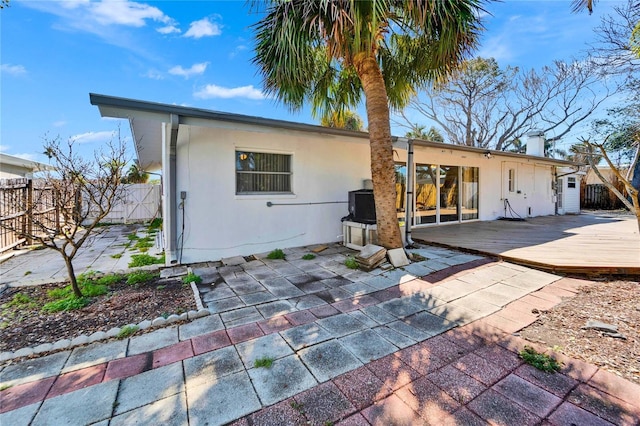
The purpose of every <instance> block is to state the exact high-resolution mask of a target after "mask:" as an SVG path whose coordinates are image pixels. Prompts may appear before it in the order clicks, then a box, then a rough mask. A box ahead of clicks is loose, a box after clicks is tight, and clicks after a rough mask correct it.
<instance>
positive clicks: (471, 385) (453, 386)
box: [426, 365, 487, 404]
mask: <svg viewBox="0 0 640 426" xmlns="http://www.w3.org/2000/svg"><path fill="white" fill-rule="evenodd" d="M426 377H427V378H428V379H429V380H431V381H432V382H433V383H435V384H436V385H437V386H438V387H439V388H440V389H442V390H444V391H445V392H446V393H447V394H448V395H449V396H451V397H452V398H453V399H455V400H456V401H458V402H459V403H461V404H466V403H467V402H469V401H471V400H472V399H473V398H475V397H476V396H478V395H480V394H481V393H482V392H484V391H485V390H487V386H486V385H483V384H482V383H480V382H479V381H477V380H476V379H474V378H473V377H471V376H469V375H467V374H465V373H463V372H462V371H460V370H458V369H457V368H455V367H454V366H452V365H447V366H446V367H443V368H441V369H440V370H438V371H436V372H434V373H431V374H428V375H427V376H426Z"/></svg>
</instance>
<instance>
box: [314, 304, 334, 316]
mask: <svg viewBox="0 0 640 426" xmlns="http://www.w3.org/2000/svg"><path fill="white" fill-rule="evenodd" d="M309 311H310V312H311V313H312V314H313V315H315V316H316V317H318V318H327V317H332V316H334V315H338V314H339V313H340V311H339V310H337V309H336V308H334V307H333V306H331V305H322V306H317V307H315V308H311V309H309Z"/></svg>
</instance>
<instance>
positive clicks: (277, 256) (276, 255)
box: [267, 249, 287, 259]
mask: <svg viewBox="0 0 640 426" xmlns="http://www.w3.org/2000/svg"><path fill="white" fill-rule="evenodd" d="M286 257H287V255H286V254H284V252H283V251H282V250H280V249H275V250H273V251H272V252H271V253H269V254H268V255H267V259H285V258H286Z"/></svg>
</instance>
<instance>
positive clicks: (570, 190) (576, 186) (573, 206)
mask: <svg viewBox="0 0 640 426" xmlns="http://www.w3.org/2000/svg"><path fill="white" fill-rule="evenodd" d="M584 175H585V172H583V171H579V170H576V169H575V168H570V167H559V168H558V169H557V177H556V209H557V213H558V214H580V181H581V179H582V177H583V176H584Z"/></svg>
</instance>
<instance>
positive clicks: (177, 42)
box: [0, 0, 615, 161]
mask: <svg viewBox="0 0 640 426" xmlns="http://www.w3.org/2000/svg"><path fill="white" fill-rule="evenodd" d="M613 4H615V3H613V2H611V1H604V0H601V1H600V2H598V3H597V7H596V11H595V12H594V14H593V15H591V16H589V15H588V14H586V13H582V14H578V15H576V14H572V13H571V12H570V1H569V0H563V1H540V0H538V1H515V0H505V1H504V2H502V3H491V4H489V6H488V11H489V12H490V14H491V16H488V17H486V21H485V25H486V28H487V29H486V31H485V33H484V35H483V37H482V46H481V47H480V49H479V51H478V55H480V56H484V57H491V56H492V57H495V58H496V59H498V61H499V63H500V65H502V66H506V65H512V66H520V67H524V68H531V67H539V66H543V65H548V64H551V62H552V61H553V60H554V59H569V58H570V57H574V56H580V55H581V54H582V52H584V51H585V50H586V49H587V47H588V43H590V42H593V41H594V32H593V28H594V27H596V26H597V25H598V24H599V22H600V16H601V15H603V14H607V13H610V12H611V7H612V5H613ZM258 19H259V15H256V14H251V13H250V11H249V10H248V8H247V6H246V4H245V1H244V0H242V1H204V0H203V1H138V2H134V1H125V0H116V1H108V0H105V1H93V0H91V1H89V0H64V1H53V0H49V1H33V0H29V1H20V0H11V6H10V7H9V8H7V9H4V10H2V11H0V37H1V56H0V59H1V74H0V91H1V94H0V102H1V103H0V107H1V110H0V128H1V130H0V137H1V139H0V151H2V152H4V153H7V154H11V155H18V156H21V157H25V158H29V159H33V160H36V161H44V160H45V157H44V156H43V155H41V152H42V142H43V138H44V137H55V136H58V135H59V136H60V137H61V138H63V139H67V138H70V137H71V138H75V139H76V142H77V143H78V144H79V145H78V146H79V149H80V151H81V152H82V153H91V152H92V151H93V150H94V149H95V148H96V147H98V146H99V144H100V143H103V142H104V141H106V140H108V139H109V138H110V137H111V135H112V133H113V131H114V130H116V129H117V128H118V124H119V123H120V125H121V130H122V134H123V136H125V137H128V138H129V139H130V133H129V128H128V124H127V123H126V122H125V121H124V120H109V119H102V118H100V115H99V113H98V110H97V108H96V107H94V106H92V105H90V104H89V93H90V92H94V93H100V94H105V95H112V96H121V97H127V98H133V99H140V100H145V101H154V102H163V103H170V104H177V105H184V106H193V107H198V108H206V109H212V110H218V111H225V112H233V113H240V114H249V115H258V116H262V117H268V118H278V119H285V120H291V121H298V122H306V123H317V121H316V120H314V119H313V118H312V117H311V115H310V112H309V109H308V108H306V109H305V110H303V111H301V112H298V113H290V112H289V110H288V109H287V108H286V107H285V106H282V105H279V104H276V103H274V101H273V100H271V99H267V98H266V97H265V96H264V94H263V93H262V91H261V78H260V76H259V75H258V74H257V69H256V67H255V66H253V65H252V64H251V58H252V55H253V52H252V31H251V28H250V26H251V24H252V23H254V22H256V21H257V20H258ZM359 113H360V114H361V116H363V118H364V117H365V113H364V109H363V108H361V109H360V110H359ZM403 133H404V130H402V129H394V134H398V135H401V134H403ZM132 153H133V150H132Z"/></svg>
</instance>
